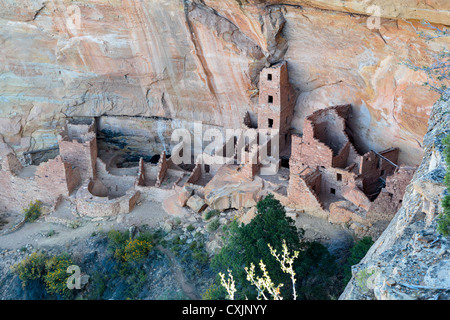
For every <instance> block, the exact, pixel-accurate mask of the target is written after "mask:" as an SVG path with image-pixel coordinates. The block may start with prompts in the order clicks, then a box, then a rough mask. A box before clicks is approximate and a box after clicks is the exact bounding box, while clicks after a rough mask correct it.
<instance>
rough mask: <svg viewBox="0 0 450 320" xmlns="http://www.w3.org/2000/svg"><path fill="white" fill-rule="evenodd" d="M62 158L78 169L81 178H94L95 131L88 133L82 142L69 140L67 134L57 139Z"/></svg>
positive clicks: (95, 155)
mask: <svg viewBox="0 0 450 320" xmlns="http://www.w3.org/2000/svg"><path fill="white" fill-rule="evenodd" d="M58 144H59V153H60V155H61V157H62V159H63V160H64V161H66V162H69V163H71V164H72V165H73V166H74V167H77V168H78V169H79V170H80V174H81V178H82V179H83V180H86V179H95V178H96V170H95V165H96V160H97V139H96V137H95V133H92V132H90V133H88V134H87V135H86V136H85V140H84V141H83V142H79V141H77V140H69V138H68V137H67V136H65V137H63V138H61V139H60V140H59V141H58Z"/></svg>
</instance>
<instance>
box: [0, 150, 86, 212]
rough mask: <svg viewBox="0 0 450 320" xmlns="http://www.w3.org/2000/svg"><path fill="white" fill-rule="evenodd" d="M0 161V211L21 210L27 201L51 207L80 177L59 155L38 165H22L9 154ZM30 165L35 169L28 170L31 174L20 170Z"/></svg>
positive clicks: (77, 182)
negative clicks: (40, 202) (0, 168)
mask: <svg viewBox="0 0 450 320" xmlns="http://www.w3.org/2000/svg"><path fill="white" fill-rule="evenodd" d="M2 163H3V166H2V170H0V186H1V188H0V208H1V209H2V210H3V211H12V212H22V211H23V209H24V208H26V207H27V206H28V204H29V203H30V202H33V201H36V200H40V201H42V202H43V204H44V205H47V206H50V207H53V206H54V204H55V203H56V201H57V199H58V197H59V196H60V195H65V196H68V195H70V194H71V193H72V192H73V191H74V189H75V188H76V187H77V186H78V184H79V182H80V180H81V177H80V174H79V172H78V170H76V169H73V168H72V166H71V165H70V164H68V163H65V162H64V161H63V160H62V158H61V157H57V158H56V159H53V160H49V161H48V162H43V163H41V164H40V165H39V166H38V167H34V166H32V167H27V168H22V166H21V165H20V163H19V161H18V160H17V158H16V156H15V155H14V154H12V153H11V154H8V155H7V156H4V157H3V162H2ZM19 165H20V166H19ZM11 168H12V170H13V171H10V170H9V169H11ZM19 168H21V169H20V170H19ZM33 168H35V169H36V170H35V172H32V171H33V170H31V171H30V172H31V174H23V171H24V170H29V169H33Z"/></svg>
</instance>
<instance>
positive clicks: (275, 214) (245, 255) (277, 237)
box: [203, 194, 342, 299]
mask: <svg viewBox="0 0 450 320" xmlns="http://www.w3.org/2000/svg"><path fill="white" fill-rule="evenodd" d="M257 210H258V213H259V214H258V215H256V217H255V218H254V219H252V221H251V222H250V223H249V224H247V225H244V224H239V222H238V221H232V222H231V223H230V225H229V229H228V231H227V238H228V239H227V242H226V243H225V245H224V247H223V248H222V249H221V251H220V253H219V254H217V255H215V256H214V257H213V259H212V262H211V266H212V268H213V270H214V271H215V272H217V273H227V272H228V270H231V271H232V274H233V277H234V279H235V281H236V289H237V291H236V294H235V299H245V298H248V299H255V298H256V297H257V292H256V290H255V288H254V286H252V285H251V284H250V282H248V281H247V273H246V272H245V269H244V268H245V267H247V268H248V267H250V265H251V264H252V263H253V264H259V262H260V261H263V262H264V264H265V266H266V268H267V270H268V271H269V273H270V277H271V280H272V281H273V283H274V284H275V285H278V284H283V286H282V287H281V288H280V295H281V296H283V297H286V298H288V297H292V294H291V293H292V292H293V290H292V289H293V288H292V281H291V279H290V276H289V275H288V274H286V273H284V272H283V271H282V269H281V268H280V264H279V262H278V261H277V260H276V258H275V257H274V256H273V255H272V254H271V252H270V250H268V244H270V245H271V246H272V248H274V249H275V250H277V252H281V251H282V250H281V248H282V245H283V242H284V241H285V242H286V245H287V248H288V250H289V252H294V251H299V256H298V258H297V259H296V260H295V261H294V264H293V268H294V270H295V274H296V275H297V282H296V290H297V292H298V298H300V299H330V298H332V297H335V296H336V295H338V294H340V293H341V292H342V281H341V275H340V273H339V272H340V268H339V267H338V266H337V264H336V262H335V258H334V257H333V256H332V255H331V254H330V253H329V252H328V250H327V248H325V247H324V246H323V245H321V244H320V243H318V242H305V241H301V237H302V236H303V230H300V231H298V230H297V228H296V226H295V221H294V220H293V219H291V218H290V217H288V216H286V211H285V209H284V207H283V206H282V205H281V203H280V202H279V201H278V200H276V199H275V198H274V197H273V195H271V194H270V195H268V196H266V197H265V198H264V199H263V200H261V201H259V202H258V204H257ZM255 272H256V274H255V276H256V277H261V275H262V273H261V270H255ZM219 284H220V279H219V276H218V277H217V278H216V282H215V284H214V285H212V286H211V287H210V288H209V289H208V291H207V292H205V294H204V296H203V298H205V299H224V298H225V295H226V292H225V290H223V288H221V286H220V285H219Z"/></svg>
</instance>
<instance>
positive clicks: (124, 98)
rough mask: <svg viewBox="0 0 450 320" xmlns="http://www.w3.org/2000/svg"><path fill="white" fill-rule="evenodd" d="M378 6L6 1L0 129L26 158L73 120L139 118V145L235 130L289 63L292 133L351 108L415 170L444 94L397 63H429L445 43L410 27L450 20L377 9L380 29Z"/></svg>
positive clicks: (414, 9) (439, 14)
mask: <svg viewBox="0 0 450 320" xmlns="http://www.w3.org/2000/svg"><path fill="white" fill-rule="evenodd" d="M370 4H371V3H366V2H364V1H362V2H361V1H346V2H345V3H344V2H341V1H300V0H291V1H283V3H281V1H277V0H271V1H265V2H263V1H259V0H258V1H255V0H253V1H245V2H244V1H235V0H224V1H212V0H205V1H189V0H184V1H183V0H167V1H159V0H150V1H145V2H142V1H131V0H126V1H109V2H100V1H92V0H91V1H87V0H82V1H76V2H70V3H65V2H61V1H31V0H20V1H14V2H13V1H6V2H2V3H1V4H0V26H1V28H0V43H1V46H0V57H1V60H2V63H1V67H0V74H1V76H0V92H1V96H0V131H1V132H2V134H3V135H4V137H5V140H6V142H7V143H9V144H10V145H11V146H12V147H13V148H14V149H15V151H17V152H19V153H21V152H23V151H29V150H40V149H45V148H48V147H52V146H56V144H57V141H56V138H55V137H56V133H57V132H58V130H59V128H60V127H61V126H62V124H63V119H64V117H65V115H68V116H96V117H101V116H106V115H107V116H109V117H110V121H109V123H112V122H113V121H112V120H111V117H122V116H131V117H133V116H138V117H142V118H140V120H139V121H138V122H139V126H137V127H136V126H135V124H136V121H135V119H134V120H133V119H131V118H130V120H129V125H128V129H127V131H128V133H127V135H128V136H129V134H130V133H132V134H133V133H138V134H137V136H139V137H144V138H145V137H146V136H154V135H153V134H145V133H142V129H143V130H144V131H145V130H147V129H148V130H149V131H151V132H154V131H155V130H156V131H157V128H158V126H159V124H158V120H161V121H163V122H164V123H166V122H167V121H169V120H171V119H177V121H184V122H183V123H182V126H188V125H190V124H192V122H194V121H203V122H204V123H205V124H208V125H213V126H225V127H238V126H240V123H241V120H242V118H243V116H244V115H245V114H246V113H247V112H249V114H250V117H252V118H253V120H254V119H255V115H256V108H257V106H258V101H257V96H258V95H257V93H258V74H259V71H260V70H261V69H262V68H263V67H264V66H266V65H267V64H270V63H273V62H277V61H280V60H282V59H284V60H287V61H288V63H289V70H290V75H289V76H290V79H291V81H292V84H293V85H294V87H295V88H296V90H297V91H298V92H299V93H300V96H299V98H298V100H297V103H296V107H295V120H294V122H293V127H294V128H295V129H298V130H302V123H303V121H302V119H303V118H304V117H305V115H307V114H310V113H311V112H312V111H315V110H318V109H321V108H324V107H327V106H330V105H337V104H343V103H351V104H352V105H353V107H354V109H355V118H354V121H353V126H354V130H355V131H357V132H359V136H360V137H361V140H362V141H364V142H365V147H366V148H373V149H383V148H384V147H391V146H393V147H400V149H401V150H402V154H401V155H400V160H401V161H404V162H406V163H408V162H409V164H417V163H419V162H420V159H421V156H422V152H421V138H422V136H423V135H424V134H425V132H426V119H428V116H429V113H430V110H431V107H432V103H433V101H435V100H436V98H437V96H436V94H435V93H433V92H431V91H428V90H427V89H426V88H425V87H422V85H421V84H422V83H423V82H424V81H425V78H426V77H425V75H424V74H421V73H415V72H413V71H412V70H410V69H408V68H407V67H405V66H403V65H401V64H400V62H402V61H405V60H407V59H410V60H411V61H412V62H414V63H416V64H418V65H425V64H427V63H428V62H429V61H430V55H429V54H428V53H427V51H428V50H430V51H431V52H437V51H438V50H439V46H440V45H443V44H444V45H445V42H444V40H442V39H439V40H437V41H435V42H433V43H426V42H424V41H423V39H421V38H420V37H419V36H418V35H417V33H416V30H417V31H421V30H425V29H424V27H423V26H421V25H420V23H418V22H415V21H412V20H411V19H417V20H419V19H426V20H428V21H430V22H433V23H446V21H447V22H448V21H449V19H448V12H449V11H448V2H447V1H441V0H430V1H425V2H422V1H418V2H417V1H413V0H408V1H406V2H405V1H378V2H377V4H379V5H380V7H381V9H382V10H381V17H382V19H381V28H380V29H379V30H377V29H373V30H371V29H369V28H368V27H367V18H368V17H367V15H370V13H368V9H369V7H370ZM408 19H410V20H408ZM447 45H448V44H447ZM146 119H148V122H147V121H146ZM138 140H139V139H138ZM150 143H151V141H150ZM157 151H161V150H157Z"/></svg>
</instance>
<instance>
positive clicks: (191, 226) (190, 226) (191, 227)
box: [186, 224, 195, 232]
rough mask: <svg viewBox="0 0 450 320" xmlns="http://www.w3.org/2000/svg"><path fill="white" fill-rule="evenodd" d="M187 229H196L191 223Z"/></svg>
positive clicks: (190, 230)
mask: <svg viewBox="0 0 450 320" xmlns="http://www.w3.org/2000/svg"><path fill="white" fill-rule="evenodd" d="M186 229H187V231H189V232H192V231H194V230H195V227H194V226H193V225H192V224H190V225H188V226H187V228H186Z"/></svg>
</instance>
